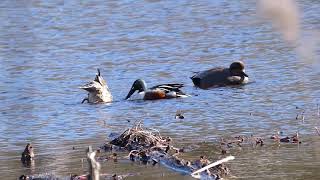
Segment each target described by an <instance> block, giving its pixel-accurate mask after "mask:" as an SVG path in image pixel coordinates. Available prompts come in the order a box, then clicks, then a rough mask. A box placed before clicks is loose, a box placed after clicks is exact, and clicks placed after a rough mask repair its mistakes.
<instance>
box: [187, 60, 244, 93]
mask: <svg viewBox="0 0 320 180" xmlns="http://www.w3.org/2000/svg"><path fill="white" fill-rule="evenodd" d="M191 80H192V82H193V84H194V85H195V86H196V87H199V88H201V89H208V88H212V87H220V86H228V85H240V84H246V83H247V82H248V81H249V79H248V75H247V74H245V73H244V65H243V63H242V62H240V61H239V62H238V61H237V62H234V63H232V64H231V65H230V68H221V67H218V68H212V69H209V70H206V71H201V72H199V73H197V74H195V75H194V76H192V77H191Z"/></svg>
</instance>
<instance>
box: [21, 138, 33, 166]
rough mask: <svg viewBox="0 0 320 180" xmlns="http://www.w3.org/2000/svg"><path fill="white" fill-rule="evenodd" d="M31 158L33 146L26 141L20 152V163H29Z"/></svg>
mask: <svg viewBox="0 0 320 180" xmlns="http://www.w3.org/2000/svg"><path fill="white" fill-rule="evenodd" d="M32 158H34V152H33V147H32V145H31V144H30V143H28V144H27V145H26V147H25V148H24V151H23V152H22V154H21V161H22V163H29V162H30V161H31V160H32Z"/></svg>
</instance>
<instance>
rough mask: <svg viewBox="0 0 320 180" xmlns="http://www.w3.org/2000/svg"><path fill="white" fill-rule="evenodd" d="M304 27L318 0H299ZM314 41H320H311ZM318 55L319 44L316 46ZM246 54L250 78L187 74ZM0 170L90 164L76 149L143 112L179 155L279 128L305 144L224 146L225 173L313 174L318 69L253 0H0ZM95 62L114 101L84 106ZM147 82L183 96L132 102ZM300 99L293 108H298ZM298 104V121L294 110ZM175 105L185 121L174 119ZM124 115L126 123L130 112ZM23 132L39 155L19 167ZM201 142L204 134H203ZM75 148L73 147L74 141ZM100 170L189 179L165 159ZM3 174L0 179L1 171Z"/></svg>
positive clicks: (319, 155)
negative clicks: (170, 86)
mask: <svg viewBox="0 0 320 180" xmlns="http://www.w3.org/2000/svg"><path fill="white" fill-rule="evenodd" d="M299 7H300V9H301V10H302V13H301V15H302V18H303V19H302V27H303V28H304V30H312V31H317V30H319V29H320V26H319V25H320V14H319V9H320V2H319V1H312V0H302V1H300V2H299ZM317 47H319V44H318V46H317ZM315 55H316V57H315V59H317V60H319V55H320V52H319V48H318V49H316V51H315ZM241 58H243V61H244V62H245V64H246V67H247V68H246V69H247V70H246V72H247V74H249V76H250V79H251V82H252V83H250V84H248V85H246V86H242V87H233V88H230V87H225V88H216V89H210V90H201V89H196V88H194V87H193V85H192V82H191V80H190V79H189V77H190V76H192V74H193V72H197V71H200V70H205V69H208V68H211V67H215V66H229V64H230V63H231V62H232V61H234V60H238V59H241ZM0 62H1V64H0V77H1V81H0V100H1V103H0V173H1V177H5V178H4V179H15V178H17V177H18V176H19V175H21V174H42V173H54V174H56V175H59V176H67V175H68V174H69V173H77V174H81V173H84V172H86V167H82V164H81V158H85V154H84V147H86V146H88V145H93V146H94V147H97V146H99V145H100V144H102V143H103V142H104V141H105V140H106V139H107V137H108V134H109V133H111V132H122V131H123V130H125V129H126V128H128V127H131V126H132V124H133V123H134V122H135V121H136V120H141V121H142V122H143V123H144V125H145V126H146V127H152V128H156V129H158V130H159V131H160V132H161V133H162V134H165V135H167V136H171V137H173V138H174V142H175V145H176V146H180V147H182V146H186V147H188V146H191V145H198V146H197V147H198V148H196V150H194V151H192V152H191V153H189V154H188V155H187V156H189V157H188V158H190V159H194V158H197V157H198V156H199V155H203V154H205V155H207V156H208V157H212V158H213V159H214V158H219V156H218V154H219V153H220V152H215V151H214V150H215V148H214V144H215V143H216V142H217V141H218V140H219V139H220V138H221V137H229V136H236V135H250V134H254V135H257V136H262V137H265V138H266V139H268V138H269V137H270V136H271V135H272V134H273V133H275V132H276V131H282V132H284V134H287V135H291V134H294V133H295V132H297V131H298V132H299V133H300V137H301V140H302V142H303V143H302V144H300V145H296V144H287V145H281V146H280V147H278V146H277V145H276V144H275V143H272V142H271V141H270V142H269V141H268V143H267V142H266V143H267V144H266V146H265V147H263V148H256V149H254V148H247V149H245V148H243V149H242V150H235V151H232V152H230V153H231V154H233V155H235V156H236V159H235V160H234V161H232V162H230V163H229V164H230V169H231V172H232V175H233V177H232V178H245V179H263V178H266V179H279V178H280V179H317V178H319V177H320V136H317V134H316V132H315V129H314V127H315V126H318V127H319V126H320V120H319V117H318V116H317V103H318V102H319V94H320V89H319V87H320V86H319V85H320V84H319V75H320V70H319V66H317V64H316V63H315V64H310V63H309V62H308V61H305V60H304V59H303V58H301V57H300V56H298V55H297V53H296V51H295V49H294V48H293V47H292V46H290V45H288V44H286V43H285V42H284V41H283V40H282V38H281V36H280V34H279V33H277V32H275V31H273V29H272V27H271V24H270V23H266V22H264V21H261V19H259V18H258V16H257V12H256V2H255V1H253V0H248V1H247V0H216V1H209V0H207V1H206V0H203V1H202V0H201V1H184V0H178V1H164V0H146V1H129V0H124V1H102V0H95V1H76V0H69V1H60V0H59V1H40V0H32V1H26V0H3V1H1V2H0ZM96 68H100V69H101V71H102V74H103V76H104V77H105V79H106V80H107V83H108V85H109V88H110V89H111V92H112V94H113V96H114V99H115V102H113V103H111V104H100V105H89V104H81V101H82V99H83V98H84V97H85V96H86V93H85V92H84V91H82V90H80V89H78V87H79V86H80V85H82V84H84V83H86V82H88V81H90V80H92V79H93V78H94V75H95V73H96ZM137 78H143V79H144V80H145V81H146V82H147V83H148V84H149V85H150V86H152V85H156V84H158V83H175V82H178V83H184V84H185V88H184V91H185V92H188V93H189V94H191V95H192V97H190V98H185V99H171V100H158V101H148V102H128V101H124V100H123V99H124V97H125V96H126V94H127V93H128V91H129V89H130V87H131V84H132V82H133V81H134V80H135V79H137ZM296 106H298V107H299V109H296ZM301 108H304V109H305V120H304V121H301V120H296V118H295V117H296V114H297V113H299V111H301ZM177 110H181V111H182V112H183V113H184V116H185V119H183V120H177V119H174V115H175V113H176V111H177ZM128 121H130V122H128ZM27 142H32V143H33V144H34V147H35V153H36V158H35V164H34V165H33V166H32V167H24V166H23V165H22V164H21V162H20V155H21V152H22V151H23V149H24V146H25V145H26V143H27ZM204 142H205V143H204ZM73 147H74V150H73ZM102 172H103V173H118V174H121V173H123V174H124V173H135V174H136V175H135V176H133V177H131V178H132V179H142V178H144V179H151V178H152V179H154V178H155V179H186V178H189V177H187V176H183V175H180V174H179V173H176V172H173V171H171V170H168V169H166V168H164V167H161V166H160V167H157V166H156V167H151V166H144V165H139V164H135V163H133V164H131V163H122V162H121V161H120V162H118V163H111V162H107V163H105V164H103V169H102ZM1 179H3V178H1Z"/></svg>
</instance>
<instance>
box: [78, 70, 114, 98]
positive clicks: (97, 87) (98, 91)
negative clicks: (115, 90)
mask: <svg viewBox="0 0 320 180" xmlns="http://www.w3.org/2000/svg"><path fill="white" fill-rule="evenodd" d="M80 89H83V90H86V91H87V92H88V97H87V98H84V99H83V100H82V103H84V102H85V101H88V103H106V102H111V101H112V95H111V93H110V90H109V88H108V85H107V83H106V81H105V80H104V79H103V77H102V76H101V73H100V70H99V69H98V74H97V75H96V77H95V79H94V80H93V81H91V82H89V83H88V84H85V85H84V86H82V87H80Z"/></svg>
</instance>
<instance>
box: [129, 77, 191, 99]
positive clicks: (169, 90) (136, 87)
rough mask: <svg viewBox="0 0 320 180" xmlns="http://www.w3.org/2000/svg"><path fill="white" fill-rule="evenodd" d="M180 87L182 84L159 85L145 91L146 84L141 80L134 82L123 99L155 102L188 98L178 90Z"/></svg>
mask: <svg viewBox="0 0 320 180" xmlns="http://www.w3.org/2000/svg"><path fill="white" fill-rule="evenodd" d="M182 87H183V84H161V85H157V86H154V87H151V88H150V89H147V84H146V83H145V81H144V80H142V79H137V80H136V81H134V83H133V85H132V87H131V89H130V91H129V93H128V95H127V96H126V98H125V99H129V98H130V99H131V100H134V99H143V100H156V99H171V98H180V97H188V96H189V95H187V94H185V93H183V92H182V91H181V90H180V88H182ZM135 92H137V94H136V95H135V97H132V95H133V94H134V93H135Z"/></svg>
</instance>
